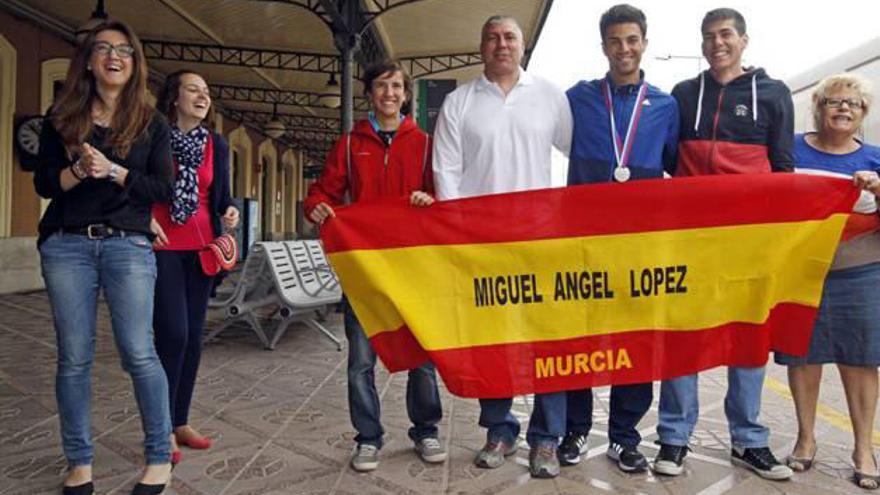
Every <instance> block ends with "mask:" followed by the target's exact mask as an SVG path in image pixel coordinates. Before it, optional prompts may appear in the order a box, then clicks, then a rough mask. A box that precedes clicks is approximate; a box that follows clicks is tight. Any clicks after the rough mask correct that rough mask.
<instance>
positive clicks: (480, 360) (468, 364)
mask: <svg viewBox="0 0 880 495" xmlns="http://www.w3.org/2000/svg"><path fill="white" fill-rule="evenodd" d="M815 316H816V309H815V308H811V307H807V306H802V305H799V304H793V303H783V304H779V305H777V306H776V307H775V308H774V309H773V310H772V311H771V312H770V316H769V318H768V319H767V322H766V323H764V324H752V323H729V324H726V325H721V326H718V327H715V328H709V329H704V330H697V331H660V330H638V331H632V332H626V333H616V334H608V335H599V336H587V337H579V338H575V339H568V340H562V341H545V342H528V343H520V344H501V345H491V346H480V347H470V348H462V349H450V350H443V351H433V352H428V353H426V352H425V351H424V350H423V349H422V348H421V347H420V346H419V344H418V342H416V341H415V339H414V338H413V336H412V334H411V333H410V331H409V329H408V328H406V327H403V328H400V329H399V330H397V331H393V332H383V333H380V334H378V335H376V336H374V337H373V338H371V339H370V341H371V343H372V344H373V347H374V348H375V349H376V351H377V352H378V354H379V356H380V357H381V359H382V362H383V363H384V364H385V366H386V367H387V368H388V369H389V370H391V371H400V370H404V369H410V368H414V367H416V366H419V365H421V364H423V363H424V362H425V361H426V360H427V359H428V358H430V359H431V360H432V361H433V362H434V364H435V365H436V367H437V370H438V371H439V373H440V374H441V376H442V377H443V382H444V383H445V384H446V387H447V388H448V389H449V391H450V392H452V393H453V394H455V395H458V396H460V397H479V398H493V397H494V398H502V397H512V396H514V395H520V394H525V393H543V392H553V391H560V390H577V389H582V388H587V387H599V386H604V385H609V384H612V383H613V384H627V383H643V382H650V381H655V380H660V379H666V378H673V377H676V376H682V375H689V374H692V373H696V372H698V371H702V370H706V369H710V368H714V367H717V366H725V365H726V366H743V367H758V366H764V365H765V364H766V362H767V353H768V352H769V351H770V350H771V349H773V350H779V351H783V352H787V353H789V354H795V355H803V354H806V352H807V349H808V347H809V343H810V337H811V332H809V331H803V329H811V328H812V326H813V321H814V319H815ZM621 348H624V349H626V353H627V357H628V359H629V361H630V362H631V363H632V365H633V366H632V368H625V367H622V368H619V369H615V370H614V371H607V370H605V371H590V372H588V373H579V374H569V375H565V376H559V375H558V374H557V376H554V377H551V378H541V379H537V378H536V366H535V361H536V360H537V359H540V358H546V357H553V356H560V355H561V356H572V358H571V361H572V364H571V366H575V363H576V361H577V359H578V358H577V357H575V356H576V355H577V354H587V355H588V356H590V355H592V353H594V352H599V353H601V354H603V355H604V356H600V357H601V361H602V362H606V361H607V359H606V358H607V351H608V350H612V353H613V357H612V361H616V360H617V359H618V358H619V350H620V349H621ZM562 359H563V361H562V362H561V363H560V364H561V367H560V366H557V367H556V369H557V370H559V369H560V368H562V369H564V368H565V362H566V361H565V360H566V359H567V357H563V358H562ZM581 359H583V358H581ZM599 361H600V360H596V362H597V363H598V362H599ZM606 366H607V364H606Z"/></svg>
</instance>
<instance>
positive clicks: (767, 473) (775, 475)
mask: <svg viewBox="0 0 880 495" xmlns="http://www.w3.org/2000/svg"><path fill="white" fill-rule="evenodd" d="M730 458H731V459H730V461H731V462H732V463H733V464H735V465H737V466H742V467H744V468H749V469H751V470H752V471H754V472H756V473H758V476H760V477H762V478H764V479H768V480H787V479H789V478H791V477H792V476H793V475H794V471H792V470H791V468H790V467H788V466H786V465H785V464H782V463H781V462H779V461H777V460H776V457H775V456H774V455H773V452H770V449H769V448H767V447H756V448H751V449H743V448H739V447H733V448H732V449H730Z"/></svg>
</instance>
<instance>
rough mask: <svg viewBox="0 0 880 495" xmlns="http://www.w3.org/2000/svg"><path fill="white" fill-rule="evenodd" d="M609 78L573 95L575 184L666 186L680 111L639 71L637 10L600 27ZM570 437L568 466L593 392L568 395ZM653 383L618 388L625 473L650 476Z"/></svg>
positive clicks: (580, 445) (613, 445)
mask: <svg viewBox="0 0 880 495" xmlns="http://www.w3.org/2000/svg"><path fill="white" fill-rule="evenodd" d="M599 30H600V35H601V36H602V51H603V53H604V54H605V57H606V58H608V67H609V70H608V73H607V74H605V76H604V77H602V78H600V79H595V80H592V81H581V82H579V83H577V84H576V85H575V86H574V87H572V88H571V89H569V90H568V91H567V93H566V94H567V95H568V101H569V104H570V106H571V111H572V115H573V118H574V131H573V134H572V144H571V154H570V155H569V156H570V158H569V166H568V184H569V185H576V184H590V183H602V182H620V183H622V182H627V181H631V180H641V179H658V178H661V177H663V172H664V170H671V169H672V167H673V165H674V164H675V153H676V147H677V144H678V106H677V105H676V103H675V100H674V99H673V98H672V97H671V96H670V95H668V94H666V93H664V92H662V91H660V90H659V89H658V88H656V87H654V86H652V85H650V84H648V83H647V82H645V79H644V72H642V71H641V69H640V68H639V65H640V62H641V59H642V54H643V53H644V52H645V48H647V45H648V40H647V39H646V38H645V33H646V31H647V22H646V20H645V14H644V13H643V12H642V11H641V10H639V9H637V8H635V7H633V6H631V5H626V4H622V5H615V6H614V7H611V8H610V9H609V10H608V11H607V12H605V13H604V14H602V18H601V20H600V22H599ZM565 395H566V397H565V402H566V403H567V404H566V405H567V407H566V409H567V414H566V416H567V418H566V419H565V423H566V425H565V431H566V435H565V438H564V439H563V441H562V444H561V445H560V446H559V460H560V463H561V464H563V465H571V464H577V463H578V462H580V458H581V454H583V453H585V452H586V451H587V437H588V435H589V432H590V428H591V427H592V422H593V421H592V416H593V394H592V390H591V389H585V390H575V391H569V392H566V393H565ZM652 395H653V394H652V384H651V383H639V384H632V385H615V386H612V387H611V405H610V406H611V411H610V416H609V420H608V438H609V446H608V450H607V452H606V454H607V456H608V457H609V458H611V459H612V460H613V461H615V462H616V463H617V465H618V467H619V468H620V469H621V470H622V471H625V472H642V471H645V470H647V468H648V462H647V461H646V460H645V456H644V455H642V454H641V453H640V452H639V451H638V449H637V447H638V445H639V442H641V436H640V435H639V432H638V431H637V430H636V425H638V423H639V421H640V420H641V419H642V417H643V416H644V415H645V413H646V412H647V411H648V408H649V407H650V405H651V400H652Z"/></svg>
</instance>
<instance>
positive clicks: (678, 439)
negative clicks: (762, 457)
mask: <svg viewBox="0 0 880 495" xmlns="http://www.w3.org/2000/svg"><path fill="white" fill-rule="evenodd" d="M764 371H765V369H764V367H763V366H762V367H760V368H734V367H730V368H727V395H726V396H725V397H724V414H725V415H726V416H727V425H728V428H729V429H730V441H731V444H732V445H735V446H737V447H742V448H755V447H766V446H767V445H768V441H769V437H770V430H769V429H768V428H767V427H766V426H764V425H762V424H760V423H758V415H759V414H760V413H761V391H762V389H763V388H764ZM699 415H700V404H699V401H698V397H697V375H687V376H682V377H678V378H675V379H672V380H665V381H663V383H662V384H661V385H660V411H659V419H660V421H659V423H658V425H657V434H658V436H659V437H660V442H661V443H665V444H668V445H677V446H684V445H687V443H688V440H689V439H690V437H691V434H692V433H693V432H694V426H695V425H696V424H697V418H698V417H699Z"/></svg>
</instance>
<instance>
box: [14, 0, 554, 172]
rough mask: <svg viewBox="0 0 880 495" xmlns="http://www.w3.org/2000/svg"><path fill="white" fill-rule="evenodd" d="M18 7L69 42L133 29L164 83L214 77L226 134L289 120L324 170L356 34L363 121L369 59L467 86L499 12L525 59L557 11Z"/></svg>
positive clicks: (534, 7) (79, 0)
mask: <svg viewBox="0 0 880 495" xmlns="http://www.w3.org/2000/svg"><path fill="white" fill-rule="evenodd" d="M8 1H9V2H10V3H11V4H12V5H13V7H17V10H19V11H20V12H21V11H29V12H31V14H32V15H31V17H38V18H39V19H41V20H42V23H43V24H46V23H53V24H54V27H55V29H56V30H58V31H64V32H66V33H67V36H68V37H70V36H72V34H73V33H75V32H76V31H77V30H78V29H79V30H81V29H83V28H87V27H88V26H89V25H88V22H89V20H90V18H93V17H100V16H101V15H104V14H107V15H109V16H110V17H111V18H115V19H120V20H123V21H125V22H127V23H129V24H130V25H131V26H132V27H133V28H134V29H135V31H136V32H137V33H138V35H139V36H140V37H141V39H142V40H143V42H144V49H145V52H146V56H147V60H148V62H149V65H150V68H151V70H152V72H153V75H154V76H155V77H156V78H161V77H163V75H165V74H170V73H171V72H174V71H176V70H180V69H190V70H194V71H196V72H198V73H200V74H202V75H204V76H205V78H206V80H207V81H208V83H209V85H210V86H211V89H212V94H213V97H214V101H215V104H216V105H217V107H218V110H220V111H221V113H222V114H223V115H224V127H227V126H229V125H232V122H243V123H245V124H247V125H249V126H250V127H252V128H254V129H257V130H260V131H261V132H264V131H265V129H266V123H267V122H269V121H276V122H275V123H276V124H277V121H278V120H280V121H282V122H283V123H284V126H283V135H281V136H280V137H279V138H278V139H279V141H281V142H282V143H284V144H286V145H288V146H291V147H293V148H296V149H302V150H304V151H305V153H306V155H307V156H308V157H310V159H311V160H310V161H312V162H318V163H320V162H323V157H324V154H325V153H326V151H327V150H328V149H329V148H330V147H331V146H332V144H333V142H334V141H335V140H336V139H337V137H338V135H339V132H340V124H341V120H340V109H339V108H338V102H339V98H338V97H337V95H336V94H334V93H335V90H334V84H337V85H338V84H339V83H340V79H341V68H342V58H341V55H340V53H341V52H340V49H339V48H338V46H342V44H344V43H345V42H346V41H347V40H350V39H351V35H352V34H357V35H359V50H358V51H357V52H356V55H355V58H354V60H355V63H356V64H355V68H354V75H355V82H354V86H353V94H354V112H355V114H354V115H355V118H357V117H358V116H361V115H363V113H364V112H365V111H366V110H367V109H368V102H367V100H366V99H365V98H364V97H363V96H362V95H363V88H362V85H361V84H360V82H359V81H358V80H357V76H358V75H359V74H360V73H361V71H362V68H363V67H364V66H365V65H366V64H368V63H369V62H371V61H375V60H378V59H382V58H386V57H390V58H395V59H398V60H400V61H402V62H403V64H404V66H405V67H406V68H407V69H408V70H409V71H410V73H411V74H412V75H413V77H415V78H417V79H422V78H435V79H455V80H457V81H460V82H461V81H466V80H468V79H471V78H473V77H476V76H477V75H478V74H479V72H480V70H481V63H482V62H481V57H480V53H479V38H480V27H481V26H482V24H483V22H484V21H485V20H486V19H487V18H488V17H489V16H491V15H494V14H503V15H509V16H512V17H514V18H516V19H517V20H518V21H519V23H520V25H521V26H522V28H523V32H524V35H525V39H526V58H525V63H527V62H528V57H529V55H530V54H531V52H532V50H533V49H534V47H535V44H536V42H537V39H538V37H539V36H540V32H541V28H542V27H543V24H544V20H545V19H546V17H547V15H548V13H549V11H550V7H551V5H552V0H106V1H103V0H99V1H96V0H8ZM93 22H94V21H93ZM337 94H338V93H337ZM273 117H277V118H273ZM227 128H228V127H227ZM276 134H277V133H276Z"/></svg>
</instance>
